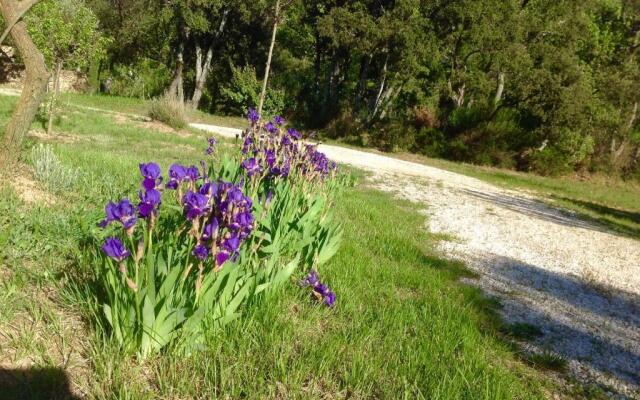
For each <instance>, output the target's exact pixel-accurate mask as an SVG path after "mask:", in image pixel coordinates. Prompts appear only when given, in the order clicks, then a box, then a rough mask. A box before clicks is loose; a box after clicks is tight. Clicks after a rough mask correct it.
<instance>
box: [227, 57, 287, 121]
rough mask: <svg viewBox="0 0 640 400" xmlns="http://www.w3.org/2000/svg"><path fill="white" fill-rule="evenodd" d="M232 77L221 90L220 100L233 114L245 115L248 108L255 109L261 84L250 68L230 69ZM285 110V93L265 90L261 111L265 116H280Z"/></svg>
mask: <svg viewBox="0 0 640 400" xmlns="http://www.w3.org/2000/svg"><path fill="white" fill-rule="evenodd" d="M231 73H232V77H231V80H230V81H229V83H228V84H227V85H226V86H224V87H223V88H222V93H221V94H222V100H223V102H224V104H225V106H226V107H227V108H228V109H229V111H230V112H233V113H246V112H247V111H248V108H249V107H257V106H258V102H259V100H260V91H261V90H262V82H261V81H260V80H259V79H258V78H257V77H256V70H255V69H254V68H252V67H249V66H247V67H244V68H236V67H232V69H231ZM284 108H285V93H284V91H282V90H278V89H274V88H271V89H269V90H267V94H266V96H265V99H264V105H263V111H264V113H265V114H267V115H276V114H281V113H282V111H283V110H284Z"/></svg>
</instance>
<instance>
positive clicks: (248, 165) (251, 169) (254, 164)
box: [241, 157, 262, 177]
mask: <svg viewBox="0 0 640 400" xmlns="http://www.w3.org/2000/svg"><path fill="white" fill-rule="evenodd" d="M241 165H242V168H244V169H245V171H247V175H248V176H249V177H252V176H254V175H256V174H259V173H260V172H261V170H262V168H260V165H259V164H258V161H256V159H255V158H253V157H251V158H248V159H246V160H244V161H243V162H242V164H241Z"/></svg>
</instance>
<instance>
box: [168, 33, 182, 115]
mask: <svg viewBox="0 0 640 400" xmlns="http://www.w3.org/2000/svg"><path fill="white" fill-rule="evenodd" d="M183 68H184V45H183V44H182V43H180V45H179V46H178V56H177V60H176V69H175V71H174V73H173V80H172V81H171V85H169V90H168V91H167V95H168V96H170V97H172V98H174V99H176V100H177V101H179V102H180V103H184V85H183V83H182V70H183Z"/></svg>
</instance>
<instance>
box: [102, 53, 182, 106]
mask: <svg viewBox="0 0 640 400" xmlns="http://www.w3.org/2000/svg"><path fill="white" fill-rule="evenodd" d="M111 72H112V73H111V75H110V77H111V79H112V81H111V85H110V87H109V94H113V95H116V96H123V97H138V98H142V99H151V98H153V97H156V96H160V95H161V94H162V93H163V92H164V90H165V88H166V87H167V86H168V85H169V81H170V80H171V72H170V71H169V70H168V69H167V67H166V66H165V65H164V64H162V63H159V62H157V61H153V60H149V59H147V58H143V59H141V60H140V61H138V62H137V63H136V64H133V65H116V66H115V68H114V69H113V71H111Z"/></svg>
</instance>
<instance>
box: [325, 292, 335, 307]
mask: <svg viewBox="0 0 640 400" xmlns="http://www.w3.org/2000/svg"><path fill="white" fill-rule="evenodd" d="M335 302H336V294H335V293H333V292H332V291H328V292H327V293H326V294H325V295H324V304H326V305H327V307H333V305H334V304H335Z"/></svg>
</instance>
